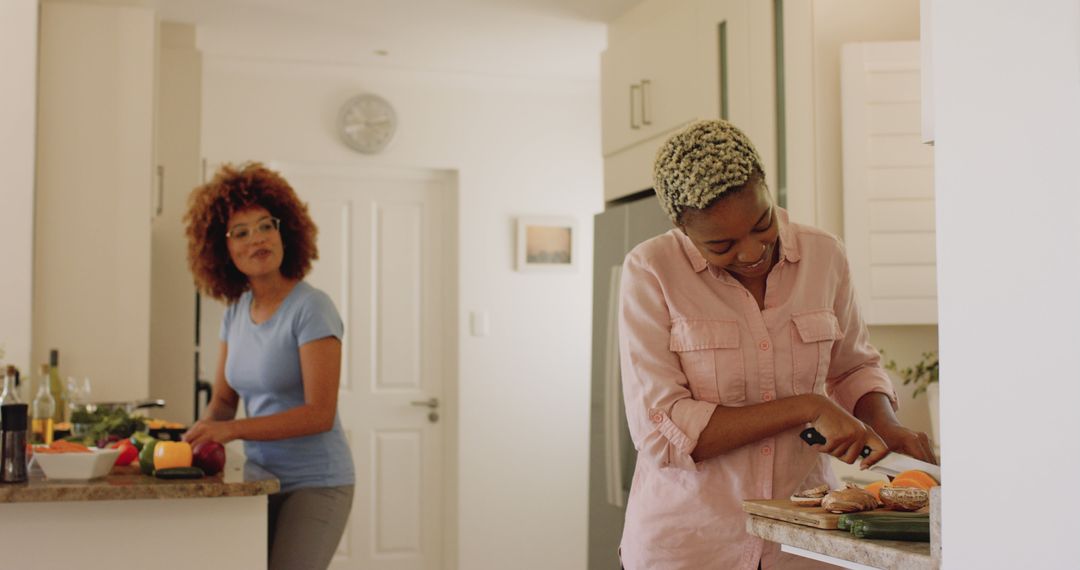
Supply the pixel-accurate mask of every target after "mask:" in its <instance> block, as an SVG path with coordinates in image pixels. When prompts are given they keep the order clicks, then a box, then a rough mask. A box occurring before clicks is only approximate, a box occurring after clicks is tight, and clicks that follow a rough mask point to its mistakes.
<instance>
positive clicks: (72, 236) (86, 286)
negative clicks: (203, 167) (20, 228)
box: [32, 1, 200, 401]
mask: <svg viewBox="0 0 1080 570" xmlns="http://www.w3.org/2000/svg"><path fill="white" fill-rule="evenodd" d="M191 36H192V44H193V34H191ZM39 37H40V40H39V52H40V55H39V63H38V125H37V167H36V177H37V180H36V184H35V214H34V216H35V217H34V301H33V317H32V320H33V331H32V358H33V360H34V362H38V363H40V362H44V361H46V360H47V358H48V351H49V349H50V348H58V349H59V350H60V372H61V374H62V375H65V376H67V375H71V376H77V377H84V376H88V377H90V378H91V381H92V383H93V393H92V398H93V399H95V400H98V401H109V400H131V399H136V398H145V397H148V396H154V397H161V395H159V394H157V393H152V391H151V385H152V382H151V380H150V377H151V368H150V361H151V341H152V338H154V335H153V334H152V332H153V331H152V327H151V322H152V321H153V322H155V323H157V324H158V325H161V326H162V327H171V328H172V330H174V331H176V332H175V334H177V335H179V334H185V335H186V336H187V337H188V338H187V340H188V346H189V347H190V345H191V344H192V342H191V341H192V340H193V338H192V337H193V334H192V333H190V332H184V331H189V330H191V329H192V327H193V325H192V324H191V321H193V312H194V311H193V309H192V310H189V311H187V314H186V315H183V316H182V317H181V316H179V315H171V314H169V315H161V317H162V318H160V319H158V318H156V317H157V316H158V315H154V314H153V313H152V309H151V274H152V269H151V255H152V254H151V252H152V249H156V247H155V248H152V236H153V235H154V231H153V229H152V224H156V221H155V218H157V217H160V216H161V215H162V212H163V207H164V206H165V205H166V204H165V202H164V195H163V194H162V193H161V190H163V187H162V186H161V184H160V183H161V182H163V179H162V178H161V177H160V175H159V170H158V168H157V167H158V164H159V163H158V160H157V155H156V149H157V145H156V139H157V138H167V139H169V140H170V141H171V142H170V145H171V148H172V149H174V150H173V156H175V155H176V151H175V149H176V147H177V146H178V145H184V144H186V145H189V146H190V145H195V146H194V149H193V151H192V150H191V149H189V150H188V153H189V154H190V153H191V152H194V154H195V165H194V166H193V167H192V168H193V169H195V170H196V172H195V173H193V174H194V175H195V178H194V179H195V180H197V168H198V158H197V155H198V146H197V145H198V139H197V137H198V131H197V124H198V122H199V120H198V116H197V112H196V113H195V114H194V115H192V114H191V113H188V114H186V115H184V116H183V117H182V118H181V122H182V123H183V124H185V125H186V126H185V128H187V129H188V130H189V131H190V129H191V128H195V135H194V137H192V136H190V133H183V134H179V136H177V135H178V133H179V131H178V130H177V129H176V128H175V124H176V123H175V121H173V122H169V121H165V122H159V121H157V118H156V113H157V104H158V102H157V101H158V100H157V96H158V94H159V92H158V84H157V81H158V74H159V72H160V71H161V68H160V67H159V59H158V58H159V23H158V20H157V16H156V14H155V13H154V11H153V10H151V9H148V8H144V7H141V6H132V5H119V4H111V3H98V2H67V1H45V2H42V4H41V19H40V36H39ZM166 51H169V50H168V49H167V50H166ZM166 75H167V74H166ZM165 89H166V90H165V92H164V93H163V95H165V97H166V99H168V100H170V101H173V103H170V105H171V107H170V108H176V107H177V105H176V104H175V100H176V99H177V98H178V97H189V98H190V97H194V98H196V99H198V98H199V97H200V93H199V91H198V85H197V84H196V85H195V89H194V91H192V90H191V89H190V86H189V87H188V89H187V90H184V89H179V88H178V87H177V84H176V83H175V82H173V83H169V84H166V85H165ZM196 109H197V104H196ZM191 123H194V125H195V126H194V127H192V125H191ZM181 141H182V142H181ZM181 154H183V153H182V152H181ZM185 184H187V183H186V182H185ZM187 190H190V186H189V187H188V189H187ZM176 207H182V201H181V204H180V205H178V206H176ZM176 217H177V219H179V214H177V216H176ZM154 229H156V228H154ZM168 231H170V232H175V231H176V228H170V229H169V230H168ZM176 239H177V242H180V243H182V240H183V237H182V234H180V235H178V236H176ZM172 250H173V263H174V267H173V269H174V276H173V277H172V278H173V279H182V280H181V281H180V282H179V283H178V284H177V285H176V287H178V288H182V287H184V286H185V285H190V283H191V278H190V276H184V277H180V272H179V271H175V263H180V264H181V267H183V265H182V264H183V247H182V246H177V245H176V244H174V245H173V247H172ZM156 253H157V252H156V251H155V255H156ZM177 290H178V289H177ZM189 291H191V292H190V293H184V294H183V297H190V299H188V300H187V303H188V304H189V305H192V304H193V296H194V292H193V290H191V289H190V287H189ZM183 297H181V296H179V294H178V295H177V296H176V297H174V300H172V301H163V302H164V303H178V304H182V303H183V302H184V300H185V299H184V298H183ZM153 330H160V327H158V328H155V329H153ZM158 340H160V339H155V343H156V342H157V341H158ZM183 362H186V363H187V364H188V366H189V367H190V366H191V350H190V348H188V350H187V354H186V358H184V359H183ZM192 377H193V373H189V374H188V375H187V383H186V386H188V387H189V388H188V389H187V391H186V393H187V396H186V399H193V394H192V392H193V388H191V387H190V386H191V378H192ZM169 399H173V400H175V398H174V397H170V398H169Z"/></svg>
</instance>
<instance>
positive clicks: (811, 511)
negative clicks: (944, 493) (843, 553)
mask: <svg viewBox="0 0 1080 570" xmlns="http://www.w3.org/2000/svg"><path fill="white" fill-rule="evenodd" d="M743 510H744V511H746V512H747V513H750V514H752V515H757V516H760V517H766V518H770V519H776V520H781V521H784V522H790V523H795V524H801V525H806V526H812V527H814V528H822V529H826V530H833V529H836V528H838V525H839V523H840V515H838V514H835V513H830V512H828V511H826V510H825V509H823V508H821V507H800V506H797V505H793V504H792V503H791V501H789V500H787V499H753V500H749V501H743ZM927 512H929V508H923V509H919V510H918V511H915V512H913V513H900V512H897V511H893V510H889V509H875V510H873V511H864V513H868V514H882V515H892V516H897V515H900V516H903V515H912V516H914V515H917V514H920V513H927Z"/></svg>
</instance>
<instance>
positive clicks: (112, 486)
mask: <svg viewBox="0 0 1080 570" xmlns="http://www.w3.org/2000/svg"><path fill="white" fill-rule="evenodd" d="M29 475H30V480H29V481H27V482H26V483H4V484H0V503H45V502H63V501H117V500H128V499H194V498H205V497H251V496H255V495H270V494H273V493H277V492H278V491H279V490H280V489H281V483H280V482H279V481H278V479H277V478H276V477H274V476H273V475H271V474H270V473H268V472H267V471H265V470H264V469H262V468H261V467H259V466H258V465H257V464H255V463H251V462H249V461H248V462H245V461H241V462H238V463H237V464H233V463H232V462H231V461H230V462H227V463H226V464H225V469H224V470H223V471H222V472H221V473H218V474H217V475H213V476H207V477H203V478H201V479H158V478H156V477H152V476H149V475H143V474H142V473H141V472H140V471H139V466H138V464H134V465H128V466H124V467H113V469H112V472H111V473H109V475H106V476H105V477H103V478H101V479H94V480H92V481H49V480H48V479H46V478H45V475H44V474H43V473H42V471H41V469H40V468H37V467H32V468H31V469H30V473H29Z"/></svg>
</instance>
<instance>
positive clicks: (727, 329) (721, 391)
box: [670, 319, 746, 404]
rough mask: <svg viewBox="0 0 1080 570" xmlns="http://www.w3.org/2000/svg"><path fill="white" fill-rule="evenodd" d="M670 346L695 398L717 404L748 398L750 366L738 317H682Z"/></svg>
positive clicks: (742, 400) (672, 333)
mask: <svg viewBox="0 0 1080 570" xmlns="http://www.w3.org/2000/svg"><path fill="white" fill-rule="evenodd" d="M670 349H671V351H672V352H675V353H676V354H678V355H679V362H680V363H681V364H682V369H683V373H684V374H685V375H686V379H687V381H688V382H689V384H690V393H691V394H693V396H694V399H696V400H701V401H705V402H713V403H716V404H738V403H741V402H745V401H746V368H745V366H744V365H743V356H742V351H741V350H739V324H738V323H737V322H735V321H721V320H705V319H694V320H688V319H679V320H677V321H675V322H673V323H672V324H671V345H670Z"/></svg>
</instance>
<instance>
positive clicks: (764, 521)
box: [746, 515, 938, 570]
mask: <svg viewBox="0 0 1080 570" xmlns="http://www.w3.org/2000/svg"><path fill="white" fill-rule="evenodd" d="M746 531H747V532H749V533H750V534H752V535H754V536H760V537H761V538H764V539H765V540H770V541H772V542H776V543H779V544H787V545H790V546H795V547H798V548H802V549H804V550H809V551H811V552H817V553H819V554H825V555H827V556H832V557H833V558H839V559H841V560H847V561H849V562H857V563H859V564H864V565H866V566H872V567H874V568H882V569H885V570H933V569H936V568H937V567H938V566H937V562H936V561H935V560H933V558H932V557H931V555H930V543H928V542H905V541H901V540H868V539H862V538H855V537H853V536H851V534H850V533H848V532H846V531H842V530H824V529H820V528H813V527H809V526H803V525H799V524H794V523H789V522H784V521H779V520H774V519H769V518H765V517H760V516H754V515H751V516H750V517H749V519H748V520H747V522H746Z"/></svg>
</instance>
